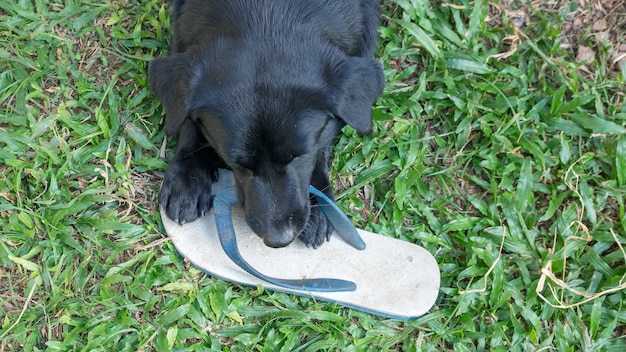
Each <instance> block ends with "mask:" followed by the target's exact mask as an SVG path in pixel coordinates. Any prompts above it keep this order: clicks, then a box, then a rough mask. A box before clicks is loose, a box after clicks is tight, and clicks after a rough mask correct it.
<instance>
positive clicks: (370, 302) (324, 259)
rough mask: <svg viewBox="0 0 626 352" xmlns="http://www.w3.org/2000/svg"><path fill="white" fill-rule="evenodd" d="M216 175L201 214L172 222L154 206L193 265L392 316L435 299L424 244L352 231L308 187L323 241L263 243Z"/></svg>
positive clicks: (407, 314) (224, 174)
mask: <svg viewBox="0 0 626 352" xmlns="http://www.w3.org/2000/svg"><path fill="white" fill-rule="evenodd" d="M219 180H220V181H219V182H218V183H215V184H214V185H213V193H214V194H215V196H214V200H213V208H212V209H211V211H210V212H209V213H207V215H206V216H204V217H202V218H200V219H198V220H196V221H194V222H192V223H188V224H184V225H178V224H177V223H176V222H174V221H173V220H171V219H169V218H168V217H167V216H166V215H165V212H164V210H163V209H161V218H162V221H163V226H164V228H165V231H166V232H167V234H168V235H169V236H170V237H171V239H172V242H173V243H174V246H175V247H176V249H177V250H178V252H179V253H180V254H181V255H182V256H183V257H185V258H187V259H188V260H189V261H190V262H191V263H192V264H193V265H194V266H195V267H197V268H198V269H200V270H202V271H204V272H206V273H208V274H209V275H211V276H214V277H218V278H221V279H223V280H226V281H231V282H236V283H239V284H242V285H248V286H257V285H259V284H260V285H262V286H264V287H265V288H268V289H271V290H275V291H280V292H287V293H292V294H296V295H301V296H310V297H314V298H316V299H320V300H324V301H328V302H335V303H338V304H341V305H344V306H347V307H350V308H354V309H358V310H361V311H365V312H369V313H372V314H376V315H380V316H384V317H388V318H394V319H401V320H409V319H414V318H417V317H420V316H422V315H423V314H425V313H426V312H428V310H429V309H430V308H431V307H432V305H433V304H434V303H435V300H436V299H437V295H438V293H439V281H440V274H439V266H438V265H437V262H436V261H435V258H433V256H432V255H431V254H430V253H429V252H428V251H426V250H425V249H424V248H422V247H420V246H417V245H415V244H412V243H409V242H405V241H401V240H398V239H395V238H391V237H387V236H383V235H379V234H375V233H372V232H368V231H364V230H360V229H355V228H354V226H353V225H352V223H351V222H350V220H349V219H348V218H347V217H346V215H345V214H344V213H343V212H341V210H340V209H339V208H338V207H337V206H336V205H335V203H333V202H332V201H331V200H330V199H328V197H326V195H324V194H323V193H322V192H320V191H318V190H317V189H315V188H314V187H312V186H311V188H310V192H311V194H312V196H313V197H315V198H316V201H317V203H318V204H319V206H321V207H322V212H323V213H324V215H325V216H326V217H327V218H328V220H329V222H330V223H331V224H332V225H333V227H334V228H335V233H334V235H333V236H331V239H330V241H328V242H325V243H324V244H323V245H322V246H321V247H319V248H318V249H312V248H309V247H307V246H305V245H304V243H302V242H300V241H295V242H294V243H292V244H290V245H289V246H287V247H285V248H270V247H267V246H266V245H265V244H264V243H263V240H262V239H261V238H260V237H259V236H257V235H256V234H255V233H254V232H253V231H252V230H251V229H250V228H249V227H248V225H247V224H246V221H245V217H244V214H243V211H242V209H241V208H240V207H238V206H237V196H236V194H235V191H234V190H235V186H234V180H233V177H232V174H231V172H229V171H221V170H220V175H219Z"/></svg>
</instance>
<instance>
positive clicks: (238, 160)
mask: <svg viewBox="0 0 626 352" xmlns="http://www.w3.org/2000/svg"><path fill="white" fill-rule="evenodd" d="M255 60H258V59H257V58H255V56H254V55H252V54H250V53H247V52H246V51H245V50H235V49H233V48H232V47H230V46H227V47H221V48H199V47H196V48H192V49H190V50H188V51H187V52H185V53H182V54H175V55H172V56H168V57H163V58H158V59H156V60H154V61H153V62H152V63H151V65H150V72H149V73H150V77H149V78H150V86H151V88H152V90H153V91H154V92H155V94H156V95H157V97H158V98H159V99H160V101H161V103H162V104H163V106H164V108H165V111H166V114H167V124H166V131H167V132H168V134H177V132H178V130H179V127H180V126H181V124H182V123H183V121H184V120H185V119H191V120H193V121H195V123H196V124H197V126H198V128H200V129H201V130H202V132H203V134H204V136H205V137H206V139H207V141H208V143H209V144H210V145H211V147H212V148H214V149H215V151H216V152H217V153H218V154H219V155H220V157H221V158H222V159H223V161H224V162H225V163H226V164H227V165H228V166H229V167H230V168H231V169H232V171H233V172H234V175H235V180H236V184H237V187H238V194H239V200H240V202H241V204H242V205H243V207H244V209H245V215H246V220H247V222H248V224H249V225H250V227H251V228H252V229H253V230H254V231H255V232H256V233H257V234H258V235H260V236H261V237H262V238H263V240H264V242H265V244H266V245H268V246H271V247H282V246H286V245H288V244H289V243H291V242H292V241H293V240H294V239H295V238H296V237H297V236H298V234H299V233H300V232H301V231H302V230H303V228H304V227H305V225H306V223H307V221H308V219H309V216H310V199H309V188H308V187H309V185H310V184H313V185H314V186H316V187H325V184H327V182H322V181H320V180H322V179H324V180H327V177H328V176H327V175H318V174H320V173H324V174H325V173H326V170H327V165H326V164H327V162H328V160H329V157H330V153H331V150H332V147H333V145H334V143H333V140H334V138H335V137H336V135H337V134H338V133H339V131H340V130H341V128H342V127H343V126H344V125H345V124H348V125H350V126H352V127H353V128H354V129H355V130H356V131H357V132H359V133H360V134H368V133H370V132H371V128H372V121H371V105H372V103H373V102H374V100H375V99H376V98H377V97H378V96H379V95H380V94H381V92H382V89H383V84H384V77H383V73H382V69H381V66H380V64H379V63H377V62H376V61H374V60H372V59H365V58H357V57H347V56H345V55H343V56H340V55H329V57H328V58H325V59H324V60H317V63H316V64H312V63H311V62H313V61H312V60H311V59H308V61H307V62H304V63H303V65H302V66H300V67H297V68H296V69H295V70H291V71H289V70H283V69H284V68H280V67H274V66H273V65H272V64H271V63H269V64H268V65H267V66H266V67H264V68H261V69H260V68H259V65H258V64H257V63H255ZM178 138H185V136H180V135H179V136H178ZM316 183H318V184H316ZM324 183H325V184H324ZM326 187H327V186H326Z"/></svg>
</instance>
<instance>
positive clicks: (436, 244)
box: [0, 0, 626, 351]
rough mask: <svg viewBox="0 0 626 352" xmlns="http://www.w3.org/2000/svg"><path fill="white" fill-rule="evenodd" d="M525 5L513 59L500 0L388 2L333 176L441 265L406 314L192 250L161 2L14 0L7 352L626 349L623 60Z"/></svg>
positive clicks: (355, 201)
mask: <svg viewBox="0 0 626 352" xmlns="http://www.w3.org/2000/svg"><path fill="white" fill-rule="evenodd" d="M517 6H519V7H520V8H524V9H527V11H528V13H529V15H530V16H529V21H528V22H527V25H526V26H525V27H523V28H522V29H521V31H522V32H523V34H519V35H518V36H517V38H518V39H519V43H517V46H516V47H515V48H514V49H515V50H512V51H511V53H510V54H511V55H510V56H509V57H506V58H503V59H500V60H497V59H496V58H493V57H492V58H489V57H490V56H491V55H497V54H502V53H506V52H507V51H509V49H511V46H510V45H508V44H507V43H508V42H507V40H508V39H507V40H505V37H507V36H514V35H516V32H515V30H514V27H513V21H512V20H511V18H510V14H509V13H507V12H504V11H501V8H502V7H504V6H503V5H500V4H498V2H497V1H494V2H486V1H481V0H477V1H474V2H467V1H459V2H455V3H452V5H451V4H450V3H446V4H432V5H430V6H429V5H428V2H427V1H425V0H411V1H409V0H402V1H396V2H395V3H391V2H390V1H385V6H384V26H383V27H382V28H381V30H380V33H381V41H380V50H379V57H380V58H381V62H383V65H384V67H385V72H386V76H387V81H388V83H387V87H386V90H385V93H384V95H383V97H381V98H380V99H379V100H378V102H377V103H376V106H375V111H374V116H375V120H376V123H375V132H374V134H373V135H372V136H368V137H358V136H357V135H356V134H355V133H354V131H352V130H350V129H347V130H346V135H345V137H343V138H341V139H340V141H339V144H338V146H337V151H338V153H337V154H336V157H335V160H334V162H333V169H332V173H333V175H334V178H335V180H336V189H337V194H338V202H339V204H340V206H341V207H342V208H344V209H346V210H347V212H348V213H349V215H350V216H351V217H352V218H353V219H354V221H355V223H356V224H357V225H358V226H360V227H363V228H367V229H370V230H373V231H376V232H379V233H384V234H387V235H389V236H394V237H398V238H401V239H403V240H407V241H410V242H414V243H417V244H419V245H421V246H424V247H425V248H427V249H428V250H429V251H430V252H431V253H433V254H434V255H435V257H436V258H437V261H438V262H439V263H440V268H441V273H442V285H441V294H440V297H439V299H438V301H437V302H436V305H435V307H434V308H433V309H432V311H431V312H430V313H429V314H427V315H425V316H423V317H422V318H419V319H417V320H415V321H409V322H400V321H395V320H389V319H383V318H380V317H377V316H373V315H369V314H366V313H362V312H359V311H355V310H351V309H348V308H344V307H341V306H337V305H334V304H329V303H323V302H317V301H315V300H313V299H309V298H303V297H296V296H292V295H287V294H282V293H275V292H271V291H265V290H264V289H263V288H262V287H258V288H250V287H241V286H238V285H234V284H230V283H226V282H223V281H220V280H217V279H214V278H211V277H208V276H206V275H204V274H202V273H201V272H199V271H197V270H195V269H193V268H191V267H189V265H188V264H187V263H185V262H184V261H183V260H182V259H181V258H180V257H179V256H178V254H177V252H176V250H175V249H174V247H173V245H172V244H171V243H170V242H169V241H167V239H166V237H165V235H164V233H163V231H162V229H161V224H160V219H159V216H158V213H157V202H156V195H157V192H158V188H159V184H160V181H161V179H162V175H163V171H164V169H165V167H166V162H167V157H169V156H171V154H172V150H171V147H172V144H171V143H169V141H166V139H165V134H164V132H163V130H162V128H161V123H162V118H163V113H162V109H161V107H160V104H159V103H158V101H157V100H156V99H155V98H154V96H153V95H152V94H151V93H150V91H149V89H148V88H147V86H146V67H147V64H148V62H149V61H150V60H151V58H153V57H154V56H156V55H159V54H164V53H165V52H166V50H167V43H168V40H169V39H168V38H169V36H170V34H171V27H170V24H169V23H170V22H169V12H168V11H167V7H166V6H165V5H164V4H163V3H162V1H156V0H149V1H137V0H129V1H116V0H109V1H105V0H93V1H91V2H88V3H87V2H84V3H83V2H81V1H78V0H75V1H64V2H54V1H53V2H49V1H44V0H35V1H25V0H22V1H4V2H1V3H0V236H1V237H0V351H36V350H62V351H69V350H72V351H73V350H76V351H91V350H103V351H169V350H191V351H208V350H232V351H245V350H251V351H274V350H282V351H316V350H333V351H334V350H342V351H369V350H371V351H381V350H383V351H384V350H402V351H416V350H448V349H449V350H452V349H454V350H460V351H466V350H467V351H473V350H476V351H484V350H489V351H510V350H516V351H530V350H533V351H534V350H543V351H547V350H558V351H568V350H569V351H580V350H585V351H587V350H594V351H595V350H598V351H623V350H625V349H626V329H625V326H626V290H625V289H626V253H625V248H624V247H625V246H626V222H625V221H624V220H623V219H624V212H625V205H624V202H625V199H626V128H625V127H624V126H625V125H626V104H625V101H626V95H625V93H624V91H626V84H625V74H626V67H625V66H626V65H622V66H621V68H619V67H618V69H617V70H615V69H614V67H610V65H609V63H610V60H608V48H607V47H602V46H600V47H599V48H598V49H597V56H598V60H596V62H594V64H593V70H592V72H591V73H588V72H583V71H582V70H581V66H582V64H578V63H576V62H575V60H574V57H575V53H574V52H572V51H570V50H568V49H567V48H563V47H562V46H561V45H560V44H561V43H562V37H561V33H560V31H559V29H558V28H562V22H563V21H565V20H566V19H567V18H568V17H567V15H568V12H567V11H568V9H567V7H565V8H563V9H560V10H558V11H543V10H541V9H531V8H529V7H527V5H526V3H525V2H519V3H517ZM573 9H574V8H573V7H571V6H570V10H573ZM617 28H618V29H619V27H617ZM617 36H618V38H621V40H622V41H621V43H626V40H624V37H623V34H621V32H620V31H617ZM620 36H621V37H620ZM590 38H591V37H581V38H580V39H579V41H580V42H581V43H585V41H589V40H591V39H590ZM164 150H165V151H166V153H165V154H166V155H167V157H164V156H163V154H164V152H163V151H164ZM390 289H393V288H390Z"/></svg>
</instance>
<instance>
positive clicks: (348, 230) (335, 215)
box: [309, 186, 365, 250]
mask: <svg viewBox="0 0 626 352" xmlns="http://www.w3.org/2000/svg"><path fill="white" fill-rule="evenodd" d="M309 193H311V194H312V195H313V196H315V200H316V201H317V204H319V206H320V207H321V208H322V213H324V216H326V218H327V219H328V221H330V223H331V224H332V225H333V227H334V228H335V231H337V233H338V234H339V236H341V238H343V240H344V241H346V243H348V244H349V245H351V246H352V247H354V248H356V249H358V250H363V249H365V242H363V239H362V238H361V236H360V235H359V232H358V231H357V230H356V228H355V227H354V225H352V222H351V221H350V219H348V217H347V216H346V214H344V213H343V212H342V211H341V209H339V207H338V206H337V204H335V202H333V201H332V200H330V198H328V196H327V195H325V194H324V193H322V192H321V191H319V190H318V189H317V188H315V187H313V186H309Z"/></svg>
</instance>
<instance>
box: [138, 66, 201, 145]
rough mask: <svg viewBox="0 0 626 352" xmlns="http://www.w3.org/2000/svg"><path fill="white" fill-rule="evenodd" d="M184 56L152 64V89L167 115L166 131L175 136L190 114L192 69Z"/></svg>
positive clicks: (150, 79)
mask: <svg viewBox="0 0 626 352" xmlns="http://www.w3.org/2000/svg"><path fill="white" fill-rule="evenodd" d="M190 67H191V65H190V63H189V61H188V59H187V56H186V55H184V54H176V55H171V56H167V57H160V58H157V59H154V60H153V61H152V62H151V63H150V68H149V72H148V81H149V84H150V89H152V91H153V92H154V94H155V95H156V96H157V98H159V100H160V101H161V104H163V108H164V109H165V114H166V125H165V131H166V132H167V134H169V135H175V134H176V133H177V132H178V129H179V128H180V126H181V125H182V123H183V122H184V121H185V118H186V117H187V114H188V113H189V93H190V90H191V87H190V84H191V82H190V76H191V73H190V69H191V68H190Z"/></svg>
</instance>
